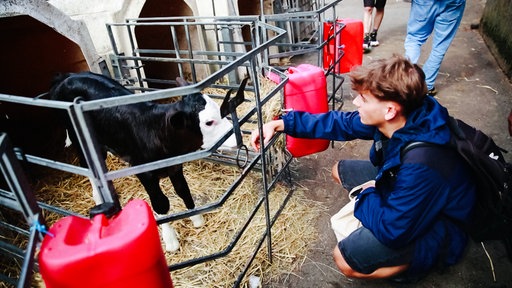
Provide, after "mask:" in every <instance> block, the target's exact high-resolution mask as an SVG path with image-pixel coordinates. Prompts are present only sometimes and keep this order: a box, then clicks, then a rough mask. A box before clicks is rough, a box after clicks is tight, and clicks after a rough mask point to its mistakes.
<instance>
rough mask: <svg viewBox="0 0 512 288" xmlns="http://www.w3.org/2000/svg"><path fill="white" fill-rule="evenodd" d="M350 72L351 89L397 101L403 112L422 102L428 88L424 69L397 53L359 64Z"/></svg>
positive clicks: (411, 109) (407, 112)
mask: <svg viewBox="0 0 512 288" xmlns="http://www.w3.org/2000/svg"><path fill="white" fill-rule="evenodd" d="M349 76H350V79H351V83H352V89H353V90H355V91H358V92H363V91H368V92H370V93H371V94H372V95H374V96H375V97H377V98H378V99H381V100H387V101H393V102H396V103H398V104H400V106H402V109H403V110H402V113H403V114H404V115H405V116H407V115H409V114H410V113H411V112H412V111H413V110H414V109H416V108H418V107H419V106H420V105H421V104H422V102H423V99H424V98H425V97H426V94H427V91H428V90H427V84H426V82H425V73H423V70H422V69H421V68H420V67H419V66H418V65H416V64H412V63H411V62H410V61H409V60H407V59H406V58H405V57H403V56H399V55H393V56H392V57H390V58H387V59H379V60H373V61H372V62H370V63H369V64H367V65H364V66H358V67H356V68H355V69H354V70H352V71H351V72H350V74H349Z"/></svg>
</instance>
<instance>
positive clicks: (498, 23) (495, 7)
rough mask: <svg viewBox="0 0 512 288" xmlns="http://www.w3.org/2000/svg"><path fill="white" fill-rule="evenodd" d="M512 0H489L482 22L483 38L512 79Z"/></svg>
mask: <svg viewBox="0 0 512 288" xmlns="http://www.w3.org/2000/svg"><path fill="white" fill-rule="evenodd" d="M510 19H512V1H511V0H487V2H486V4H485V9H484V12H483V15H482V20H481V23H480V29H481V31H482V35H483V38H484V39H485V41H486V43H487V45H488V46H489V49H490V50H491V52H492V53H493V54H494V57H495V58H496V60H497V61H498V63H499V65H500V67H501V68H502V69H503V71H504V72H505V74H506V75H507V76H508V78H509V79H512V25H511V24H510Z"/></svg>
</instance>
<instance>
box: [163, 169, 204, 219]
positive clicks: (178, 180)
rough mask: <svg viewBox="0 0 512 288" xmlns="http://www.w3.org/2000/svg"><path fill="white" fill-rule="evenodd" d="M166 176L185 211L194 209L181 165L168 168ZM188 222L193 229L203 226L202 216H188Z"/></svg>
mask: <svg viewBox="0 0 512 288" xmlns="http://www.w3.org/2000/svg"><path fill="white" fill-rule="evenodd" d="M168 174H169V179H171V183H172V186H173V187H174V190H176V194H178V196H180V198H181V199H182V200H183V202H184V203H185V206H186V207H187V209H194V208H195V207H196V205H195V204H194V199H193V198H192V195H191V194H190V188H189V187H188V183H187V180H186V179H185V176H184V175H183V165H176V166H173V167H169V168H168ZM190 220H191V221H192V223H193V224H194V227H201V226H203V224H204V219H203V216H202V215H200V214H198V215H194V216H190Z"/></svg>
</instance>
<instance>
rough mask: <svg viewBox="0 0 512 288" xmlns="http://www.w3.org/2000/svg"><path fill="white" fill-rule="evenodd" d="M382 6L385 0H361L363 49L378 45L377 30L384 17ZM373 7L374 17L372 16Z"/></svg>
mask: <svg viewBox="0 0 512 288" xmlns="http://www.w3.org/2000/svg"><path fill="white" fill-rule="evenodd" d="M384 6H386V0H363V7H364V12H363V30H364V39H363V49H365V50H368V49H370V48H371V47H375V46H379V41H378V40H377V32H378V30H379V28H380V24H381V23H382V19H383V18H384ZM374 8H375V18H374V17H373V10H374Z"/></svg>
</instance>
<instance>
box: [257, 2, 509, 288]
mask: <svg viewBox="0 0 512 288" xmlns="http://www.w3.org/2000/svg"><path fill="white" fill-rule="evenodd" d="M484 6H485V0H467V5H466V10H465V14H464V18H463V20H462V23H461V25H460V28H459V31H458V33H457V36H456V38H455V40H454V42H453V43H452V45H451V47H450V49H449V51H448V53H447V55H446V57H445V60H444V62H443V64H442V66H441V71H440V72H441V73H440V75H439V76H438V79H437V82H436V87H437V89H438V91H439V93H438V96H437V98H438V99H439V101H440V102H441V103H442V104H443V105H444V106H445V107H447V108H448V110H449V111H450V113H451V114H452V115H453V116H455V117H457V118H461V119H463V120H464V121H466V122H468V123H469V124H471V125H474V126H475V127H477V128H479V129H481V130H483V131H484V132H486V133H487V134H489V135H491V136H492V137H493V138H494V139H495V141H496V142H497V143H498V145H500V146H502V147H503V148H505V149H506V150H508V151H512V138H511V137H510V136H509V135H508V132H507V122H506V117H507V116H508V113H509V111H510V109H511V108H512V85H511V83H510V80H509V79H508V78H507V77H506V76H505V75H504V74H503V72H502V71H501V70H500V68H499V67H498V65H497V63H496V61H495V59H494V58H493V56H492V55H491V54H490V52H489V50H488V48H487V46H486V45H485V43H484V42H483V40H482V37H481V36H480V33H479V31H478V30H472V29H471V28H470V26H471V24H474V23H479V19H480V17H481V15H482V12H483V8H484ZM409 9H410V3H407V2H401V1H400V2H399V1H395V0H388V3H387V5H386V10H385V16H384V21H383V23H382V25H381V28H380V30H379V37H378V38H379V41H380V43H381V45H380V46H378V47H376V48H374V49H373V51H372V52H371V53H368V54H365V55H364V60H363V64H364V62H367V61H368V60H371V59H374V58H384V57H389V56H391V55H392V54H393V53H397V54H403V53H404V48H403V41H404V38H405V33H406V23H407V19H408V15H409ZM337 14H338V15H337V17H338V18H356V19H362V14H363V7H362V1H361V0H345V1H343V2H341V3H340V4H339V5H338V7H337ZM428 48H429V47H425V53H423V55H422V58H421V59H420V64H421V63H423V61H424V60H425V59H426V57H427V56H428V54H427V53H428ZM315 59H316V56H314V57H312V56H311V55H309V56H305V57H296V58H294V59H292V60H293V62H294V63H304V62H308V63H312V64H315V63H316V62H314V61H316V60H315ZM346 82H349V81H346ZM343 98H344V103H345V104H344V106H343V110H347V111H348V110H353V109H354V106H353V105H352V103H351V93H350V88H349V86H348V83H345V84H344V95H343ZM370 144H371V143H369V142H368V141H366V142H365V141H351V142H344V143H340V142H338V143H335V145H334V147H333V148H329V149H328V150H326V151H324V152H321V153H318V154H315V155H310V156H307V157H303V158H299V159H297V160H296V161H295V162H294V164H293V169H294V170H295V171H296V172H297V175H299V176H296V181H297V182H298V183H299V184H300V185H302V186H304V187H306V188H308V189H309V191H310V192H309V195H310V197H311V198H312V199H315V200H317V201H321V202H322V203H323V204H324V205H325V206H326V207H328V211H326V213H324V214H322V215H319V218H318V224H317V229H319V233H320V234H319V239H318V240H317V241H316V242H315V243H313V244H312V248H311V250H310V252H309V254H308V255H307V257H306V259H305V261H304V262H303V263H302V265H301V266H300V267H299V268H298V269H297V271H293V272H291V273H290V274H288V275H283V277H282V278H281V279H280V280H279V281H275V283H271V284H269V285H267V286H266V287H294V288H302V287H304V288H306V287H512V263H511V262H510V261H509V260H508V258H507V257H506V252H505V250H504V248H503V246H502V245H501V243H500V242H495V241H490V242H488V243H485V247H486V249H487V252H488V253H489V254H490V256H491V258H492V261H493V265H494V273H495V275H496V281H493V273H492V270H491V264H490V262H489V260H488V258H487V257H486V254H485V251H484V250H483V248H482V246H481V245H480V244H479V243H472V244H471V245H470V247H469V249H468V251H467V255H466V256H465V258H464V259H463V261H461V262H460V263H459V264H457V265H455V266H453V267H450V268H449V269H448V270H446V271H443V272H442V273H441V272H437V271H434V272H432V273H431V274H430V275H429V276H428V277H426V278H425V279H423V280H422V281H420V282H419V283H415V284H395V283H390V282H388V281H380V280H379V281H362V280H350V279H347V278H346V277H344V276H343V275H341V274H340V273H339V272H338V271H337V269H336V268H335V265H334V263H333V261H332V256H331V255H332V249H333V247H334V246H335V237H334V234H333V232H332V230H331V229H330V227H329V218H330V216H331V215H333V214H334V213H336V212H337V211H338V210H339V209H340V208H341V207H342V206H343V205H344V204H345V203H346V202H347V201H348V198H347V197H346V195H345V194H344V192H343V191H341V188H339V187H337V186H336V185H335V184H334V183H333V182H332V181H330V178H331V177H330V168H331V167H332V165H333V164H334V163H335V162H336V161H337V160H338V159H342V158H352V159H356V158H359V159H367V155H368V149H369V146H370ZM506 157H507V160H509V161H512V153H509V154H507V155H506ZM325 179H327V181H326V180H325Z"/></svg>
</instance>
